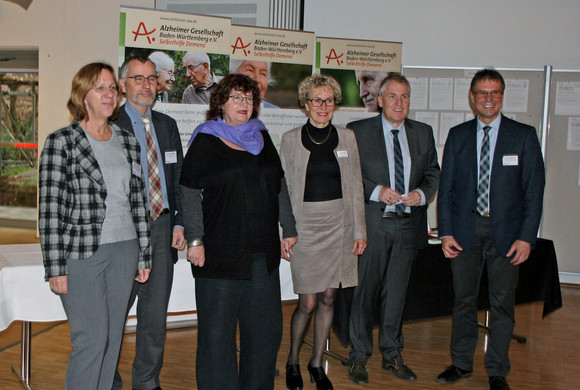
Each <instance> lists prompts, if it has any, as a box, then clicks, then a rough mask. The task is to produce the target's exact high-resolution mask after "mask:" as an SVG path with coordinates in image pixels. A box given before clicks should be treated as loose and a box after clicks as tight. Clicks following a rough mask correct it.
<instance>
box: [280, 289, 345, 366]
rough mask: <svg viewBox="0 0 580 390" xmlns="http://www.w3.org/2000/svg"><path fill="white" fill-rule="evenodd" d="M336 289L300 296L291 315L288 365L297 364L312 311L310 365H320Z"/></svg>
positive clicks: (328, 331) (330, 321)
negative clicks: (312, 329) (312, 328)
mask: <svg viewBox="0 0 580 390" xmlns="http://www.w3.org/2000/svg"><path fill="white" fill-rule="evenodd" d="M335 296H336V288H329V289H327V290H325V291H323V292H320V293H314V294H300V295H299V298H298V306H297V307H296V310H294V313H293V314H292V329H291V344H290V355H288V363H290V364H298V361H299V354H300V348H301V347H302V343H303V342H304V336H305V335H306V333H307V331H308V326H309V325H310V319H311V318H312V314H313V313H314V310H316V315H315V316H314V343H313V344H314V347H313V349H312V358H311V359H310V365H312V367H320V365H321V364H322V354H323V353H324V349H325V346H326V340H327V339H328V334H329V333H330V327H331V326H332V317H333V314H334V298H335Z"/></svg>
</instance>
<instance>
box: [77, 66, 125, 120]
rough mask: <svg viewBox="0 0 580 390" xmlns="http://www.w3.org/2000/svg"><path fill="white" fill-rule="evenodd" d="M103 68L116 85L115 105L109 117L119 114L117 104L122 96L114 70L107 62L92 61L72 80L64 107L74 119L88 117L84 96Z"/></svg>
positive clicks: (91, 87)
mask: <svg viewBox="0 0 580 390" xmlns="http://www.w3.org/2000/svg"><path fill="white" fill-rule="evenodd" d="M103 70H108V71H109V72H111V75H112V76H113V79H114V80H115V85H116V86H117V104H116V106H115V111H113V114H112V115H111V119H115V118H116V117H117V115H118V114H119V105H120V103H121V99H122V98H123V96H122V95H121V93H120V91H119V83H118V82H117V78H116V77H115V70H114V69H113V67H112V66H111V65H109V64H105V63H103V62H93V63H91V64H87V65H85V66H83V67H82V68H81V70H79V71H78V73H77V74H76V75H75V77H74V78H73V81H72V87H71V91H70V98H69V99H68V102H67V104H66V107H67V108H68V111H69V112H70V114H71V115H72V117H73V118H74V119H75V120H77V121H82V120H83V119H88V116H89V114H88V112H87V109H86V108H85V97H86V96H87V93H89V91H90V90H91V89H93V88H95V86H96V85H97V82H98V81H99V77H100V75H101V72H102V71H103Z"/></svg>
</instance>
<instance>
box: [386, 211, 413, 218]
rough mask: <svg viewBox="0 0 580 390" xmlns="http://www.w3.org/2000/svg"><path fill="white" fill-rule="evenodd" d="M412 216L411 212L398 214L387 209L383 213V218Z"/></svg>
mask: <svg viewBox="0 0 580 390" xmlns="http://www.w3.org/2000/svg"><path fill="white" fill-rule="evenodd" d="M410 217H411V213H403V214H397V213H396V212H394V211H387V212H385V213H384V214H383V218H387V219H391V218H396V219H405V218H410Z"/></svg>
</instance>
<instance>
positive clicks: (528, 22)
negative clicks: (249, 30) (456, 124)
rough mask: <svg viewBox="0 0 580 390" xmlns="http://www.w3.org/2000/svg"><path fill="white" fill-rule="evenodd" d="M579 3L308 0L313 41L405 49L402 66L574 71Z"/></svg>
mask: <svg viewBox="0 0 580 390" xmlns="http://www.w3.org/2000/svg"><path fill="white" fill-rule="evenodd" d="M579 14H580V2H579V1H577V0H555V1H544V0H488V1H485V2H483V1H475V0H437V1H430V0H406V1H400V0H399V1H393V0H359V1H352V0H305V21H304V29H305V30H308V31H314V32H315V33H316V34H317V35H318V36H328V37H342V38H352V39H369V40H384V41H396V42H403V59H402V60H403V66H405V65H406V66H411V65H412V66H457V67H482V66H488V65H489V66H494V67H496V68H505V67H509V68H543V67H544V65H553V66H554V67H555V68H557V69H579V68H580V50H579V49H578V37H580V23H578V20H577V17H578V15H579Z"/></svg>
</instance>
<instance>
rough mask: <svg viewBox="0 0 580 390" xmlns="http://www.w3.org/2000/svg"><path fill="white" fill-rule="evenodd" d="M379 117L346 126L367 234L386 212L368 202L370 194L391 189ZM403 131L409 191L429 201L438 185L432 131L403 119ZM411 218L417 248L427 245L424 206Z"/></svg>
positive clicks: (382, 208) (437, 168) (413, 211)
mask: <svg viewBox="0 0 580 390" xmlns="http://www.w3.org/2000/svg"><path fill="white" fill-rule="evenodd" d="M381 115H382V114H379V115H377V116H375V117H372V118H368V119H363V120H359V121H355V122H351V123H349V124H348V125H347V127H348V128H350V129H353V130H354V134H355V136H356V140H357V143H358V149H359V153H360V159H361V171H362V177H363V184H364V194H365V202H366V203H365V204H366V207H365V213H366V223H367V230H368V231H375V229H377V227H378V225H379V222H380V221H381V218H382V216H383V211H384V208H385V204H384V203H382V202H373V201H371V200H370V196H371V194H372V192H373V190H374V189H375V188H376V186H377V185H381V186H387V187H391V183H390V179H389V163H388V159H387V151H386V145H385V138H384V134H383V124H382V120H381ZM405 131H406V133H407V140H408V142H409V153H410V155H411V175H410V178H409V189H410V191H413V190H415V189H421V190H422V191H423V193H424V194H425V197H426V199H427V201H429V199H431V198H432V197H433V196H434V195H435V192H436V191H437V186H438V184H439V163H438V162H437V150H436V149H435V140H434V139H433V129H432V128H431V126H429V125H426V124H424V123H421V122H417V121H414V120H411V119H405ZM411 218H412V221H413V226H414V229H415V237H416V239H417V245H418V247H419V248H422V247H424V246H425V245H427V205H424V206H415V207H411Z"/></svg>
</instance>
